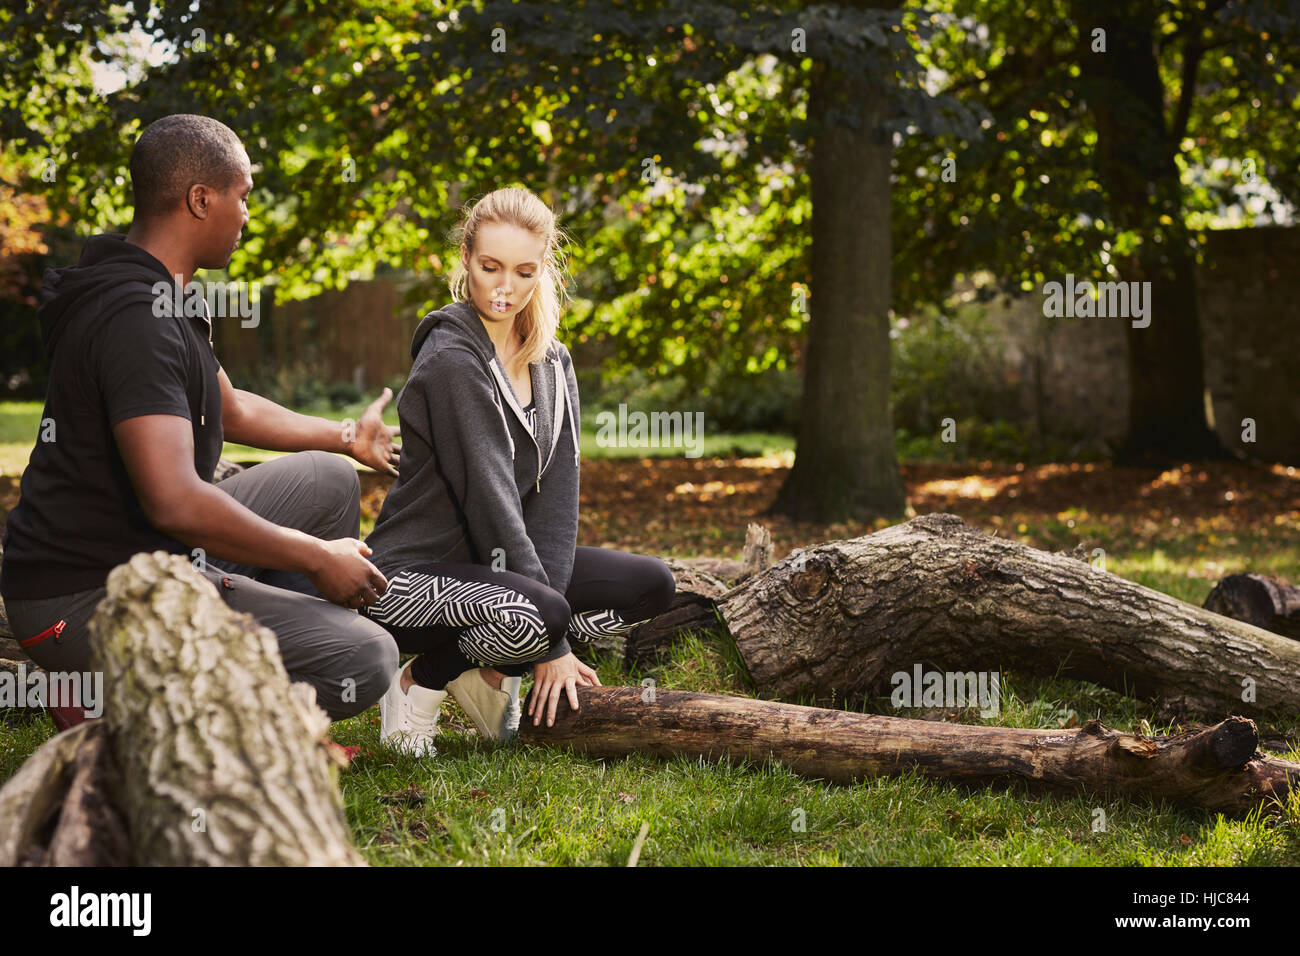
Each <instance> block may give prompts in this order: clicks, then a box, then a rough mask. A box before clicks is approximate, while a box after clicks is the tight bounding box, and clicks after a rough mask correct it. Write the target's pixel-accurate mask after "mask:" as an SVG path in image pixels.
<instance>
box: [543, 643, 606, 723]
mask: <svg viewBox="0 0 1300 956" xmlns="http://www.w3.org/2000/svg"><path fill="white" fill-rule="evenodd" d="M599 686H600V678H599V677H597V676H596V672H595V671H594V670H592V669H591V668H590V667H588V666H587V665H586V664H584V663H582V661H580V660H578V658H577V657H576V656H575V655H574V654H573V653H572V652H570V653H568V654H565V655H564V656H563V657H559V658H556V659H555V660H553V661H542V662H541V663H540V664H538V665H537V666H536V667H534V668H533V692H532V694H531V695H530V696H529V701H530V702H529V704H528V716H529V717H532V718H533V726H534V727H536V726H537V725H538V724H540V723H541V722H542V711H543V710H546V711H547V714H546V726H547V727H552V726H554V725H555V708H556V707H557V706H558V704H559V702H560V694H561V692H567V693H568V696H569V706H570V707H572V708H573V709H574V710H577V709H578V688H579V687H599Z"/></svg>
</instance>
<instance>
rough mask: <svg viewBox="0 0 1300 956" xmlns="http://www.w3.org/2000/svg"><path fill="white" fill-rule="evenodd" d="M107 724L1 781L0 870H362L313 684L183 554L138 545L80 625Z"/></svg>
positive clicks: (43, 753)
mask: <svg viewBox="0 0 1300 956" xmlns="http://www.w3.org/2000/svg"><path fill="white" fill-rule="evenodd" d="M91 632H92V634H93V635H94V637H95V643H94V650H93V664H92V668H93V671H94V672H99V673H102V675H103V685H102V686H103V688H104V690H105V696H106V700H105V701H103V719H102V720H95V721H88V722H86V723H84V724H81V725H80V726H78V727H75V728H73V729H72V730H69V731H66V732H64V733H62V734H59V735H58V736H56V737H55V738H53V739H52V740H50V741H48V742H47V743H46V744H45V745H44V746H43V747H41V748H40V749H39V750H37V751H36V753H34V754H33V755H32V756H31V757H30V758H29V759H28V760H27V762H26V763H24V764H23V766H22V767H21V768H20V770H19V771H18V773H17V774H15V776H14V777H13V778H11V779H10V780H9V781H8V782H7V783H6V784H5V785H4V787H3V789H0V866H10V865H15V864H19V863H46V864H59V865H111V864H122V863H131V864H137V865H164V866H168V865H273V866H297V865H305V866H322V865H364V861H363V860H362V858H361V856H360V854H358V853H357V851H356V849H355V848H354V847H353V846H352V842H351V837H350V833H349V830H348V826H347V821H346V818H345V816H344V813H343V806H342V801H341V799H340V796H339V793H338V789H337V773H338V766H337V763H335V762H334V761H335V760H337V758H335V757H333V753H334V751H333V745H332V744H330V743H329V742H328V740H327V737H326V732H327V730H328V727H329V718H328V717H327V716H326V715H325V713H324V712H323V711H322V710H321V709H320V708H319V707H318V706H317V705H316V702H315V692H314V690H312V688H311V687H310V686H309V685H306V684H301V683H295V684H291V683H290V681H289V677H288V674H287V673H286V672H285V670H284V665H283V664H282V663H281V660H280V654H279V649H278V647H277V645H276V641H275V635H274V634H273V633H272V632H271V631H270V630H268V629H267V628H265V627H262V626H260V625H258V624H257V622H256V621H255V620H254V619H253V618H252V617H251V616H250V615H247V614H240V613H236V612H234V611H232V610H230V609H229V608H228V607H227V606H226V605H225V603H224V602H222V600H221V598H220V597H219V596H218V594H217V592H216V590H215V589H214V588H213V586H212V584H211V583H210V582H209V581H208V580H207V579H206V578H204V577H202V576H201V575H199V574H198V573H197V572H195V571H194V570H193V568H192V567H191V566H190V564H189V562H188V561H186V560H185V559H184V558H182V557H179V556H175V555H166V554H164V553H162V552H155V553H154V554H137V555H135V556H134V557H133V558H132V559H131V560H130V562H129V563H127V564H124V565H121V566H119V567H118V568H116V569H114V571H113V572H112V574H110V575H109V579H108V595H107V597H106V598H105V599H104V601H103V602H102V603H101V604H100V606H99V609H98V610H97V611H96V614H95V617H94V619H93V621H92V622H91Z"/></svg>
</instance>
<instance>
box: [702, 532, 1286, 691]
mask: <svg viewBox="0 0 1300 956" xmlns="http://www.w3.org/2000/svg"><path fill="white" fill-rule="evenodd" d="M717 605H718V609H719V611H720V612H721V615H722V617H723V619H724V621H725V622H726V625H727V628H728V629H729V630H730V632H731V635H732V637H733V638H735V641H736V644H737V647H738V648H739V650H740V653H741V655H742V657H743V658H744V660H745V663H746V664H747V666H748V667H749V671H750V674H751V676H752V677H753V678H754V680H755V682H756V683H757V685H758V687H759V688H760V690H761V692H763V693H764V694H772V695H780V696H782V697H793V696H796V695H798V694H800V693H811V694H812V695H814V697H816V698H819V699H820V698H822V697H825V696H829V695H830V694H831V693H832V692H835V693H836V695H837V696H839V697H844V696H845V695H854V694H882V693H883V694H888V693H889V691H890V689H891V676H892V675H893V674H894V673H896V672H900V671H901V672H911V671H912V669H913V667H914V665H916V664H923V665H929V666H930V667H933V668H936V669H940V670H950V671H971V670H974V671H1000V670H1007V669H1010V670H1016V671H1021V672H1025V673H1031V674H1048V675H1051V674H1057V673H1060V674H1063V675H1065V676H1071V677H1077V678H1082V679H1085V680H1091V681H1095V682H1096V683H1099V684H1103V685H1105V686H1107V687H1112V688H1114V689H1116V690H1120V691H1122V692H1124V693H1126V694H1128V695H1130V696H1137V697H1146V696H1155V695H1159V696H1160V697H1162V698H1163V699H1164V703H1165V704H1166V706H1168V707H1170V708H1172V709H1173V710H1175V711H1179V712H1196V713H1209V714H1212V715H1221V714H1223V713H1224V712H1227V713H1237V714H1245V715H1247V716H1257V715H1283V716H1292V717H1293V716H1294V715H1295V714H1297V713H1300V645H1297V644H1296V642H1294V641H1290V640H1287V639H1286V638H1283V637H1280V636H1278V635H1276V634H1272V633H1269V632H1268V631H1264V630H1261V629H1259V628H1256V627H1252V626H1251V625H1249V624H1245V623H1242V622H1239V621H1234V620H1231V619H1229V618H1226V617H1222V616H1220V615H1218V614H1214V613H1212V612H1209V611H1204V610H1202V609H1200V608H1197V607H1194V606H1193V605H1190V604H1185V603H1183V602H1182V601H1178V600H1176V599H1174V598H1171V597H1169V596H1168V595H1165V594H1162V593H1160V592H1159V591H1154V590H1152V589H1150V588H1146V587H1143V586H1142V585H1140V584H1135V583H1133V582H1132V581H1127V580H1125V579H1124V578H1120V577H1117V576H1115V575H1113V574H1109V573H1107V572H1105V571H1101V570H1098V569H1097V568H1094V567H1093V566H1092V565H1090V564H1087V563H1085V562H1082V561H1079V560H1077V559H1075V558H1071V557H1068V556H1065V555H1056V554H1048V553H1046V552H1043V551H1038V550H1036V549H1034V548H1030V547H1027V546H1025V545H1022V544H1018V543H1016V542H1013V541H1007V540H1004V539H1002V538H997V537H991V536H989V535H986V534H984V533H982V532H980V531H977V530H976V529H973V528H971V527H970V526H968V525H966V524H965V523H964V522H963V521H962V520H961V519H960V518H958V517H956V516H955V515H946V514H935V515H926V516H923V517H920V518H915V519H913V520H911V521H909V522H906V523H904V524H900V525H895V526H893V527H891V528H887V529H885V530H883V531H879V532H877V533H875V534H871V535H867V536H865V537H861V538H856V539H853V540H850V541H833V542H829V543H827V544H823V545H819V546H818V547H815V548H812V549H809V550H806V551H796V552H794V553H793V554H792V555H790V556H789V557H787V558H786V559H785V560H784V561H782V562H780V563H779V564H777V565H776V566H774V567H773V568H771V569H770V570H769V571H768V572H767V573H765V574H761V575H758V576H756V577H754V578H751V579H750V580H748V581H746V582H745V583H744V584H741V585H740V586H739V587H737V588H734V589H733V590H731V591H729V592H728V593H727V594H726V595H724V596H723V597H722V598H720V599H718V601H717Z"/></svg>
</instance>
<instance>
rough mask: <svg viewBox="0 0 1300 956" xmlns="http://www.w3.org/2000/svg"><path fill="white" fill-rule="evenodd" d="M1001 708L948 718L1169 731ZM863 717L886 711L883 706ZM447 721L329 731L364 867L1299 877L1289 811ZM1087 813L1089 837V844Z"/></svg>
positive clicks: (1131, 712)
mask: <svg viewBox="0 0 1300 956" xmlns="http://www.w3.org/2000/svg"><path fill="white" fill-rule="evenodd" d="M595 664H596V666H597V669H598V671H599V672H600V675H601V680H602V682H604V683H607V684H615V683H620V684H637V683H639V682H640V680H641V678H642V677H644V676H651V677H653V678H654V679H655V681H656V686H657V687H658V688H661V689H688V690H698V691H705V692H713V693H730V694H734V695H740V696H749V695H750V694H751V693H752V690H751V688H750V687H749V685H748V681H747V680H746V679H745V675H744V668H743V667H742V666H741V665H740V658H739V656H738V654H737V652H736V649H735V647H734V645H733V644H731V642H730V641H729V640H726V639H721V638H716V637H711V636H704V637H694V638H691V639H688V640H686V641H683V642H682V643H681V644H680V645H679V646H678V647H677V648H676V649H675V650H674V652H673V653H672V655H671V656H670V657H669V658H668V659H667V660H665V661H664V662H663V663H662V664H661V665H659V666H657V667H655V668H652V669H650V670H649V671H647V672H646V673H645V674H641V673H640V672H633V673H631V674H624V673H622V672H621V669H620V666H619V662H618V661H617V660H616V659H614V658H611V657H609V656H604V657H600V658H597V659H596V660H595ZM524 689H525V692H526V690H527V682H525V688H524ZM1001 703H1002V707H1001V712H1000V714H999V715H998V716H997V717H996V718H990V719H988V720H984V721H981V720H980V718H979V717H978V715H977V714H975V713H974V712H967V713H963V714H962V715H961V718H962V720H963V722H967V723H986V724H996V725H1001V726H1010V727H1024V726H1057V725H1059V724H1061V723H1069V724H1071V725H1072V724H1073V723H1077V722H1081V721H1082V720H1085V719H1087V718H1089V717H1093V716H1100V717H1101V718H1102V719H1103V721H1104V722H1105V723H1106V724H1107V725H1108V726H1112V727H1116V728H1125V729H1127V728H1130V727H1131V728H1133V729H1137V730H1142V731H1144V732H1148V733H1150V732H1157V733H1159V732H1166V731H1168V730H1171V729H1175V728H1171V727H1170V726H1168V725H1160V724H1156V725H1154V726H1153V725H1151V724H1150V723H1144V721H1146V717H1145V716H1144V715H1145V714H1146V713H1147V712H1148V708H1147V706H1146V705H1145V704H1143V703H1142V702H1139V701H1132V700H1128V699H1126V698H1123V697H1121V696H1120V695H1118V694H1116V693H1114V692H1112V691H1108V690H1105V689H1103V688H1099V687H1097V686H1095V685H1090V684H1085V683H1082V682H1073V681H1066V680H1052V679H1034V680H1021V679H1020V678H1018V677H1016V676H1015V675H1004V681H1003V684H1002V701H1001ZM863 709H865V710H870V711H879V712H886V711H888V704H887V701H883V702H882V701H876V702H867V703H866V704H865V705H864V707H863ZM888 712H890V713H897V714H898V715H901V716H916V715H917V712H914V711H909V710H903V711H900V712H894V711H888ZM458 716H459V715H458V713H457V711H456V708H455V707H454V705H451V704H449V705H448V706H447V707H446V708H444V717H443V723H444V726H445V727H446V728H448V729H446V730H444V732H443V733H442V734H441V735H440V736H439V745H438V747H439V753H438V755H437V756H436V757H434V758H431V759H420V758H414V757H409V756H406V755H404V754H400V753H398V752H396V751H393V750H391V749H389V748H387V747H384V746H382V745H381V744H380V743H379V716H378V712H377V710H375V709H373V708H372V709H371V710H370V711H369V712H367V713H365V714H362V715H361V716H359V717H355V718H352V719H351V720H347V721H341V722H339V723H336V724H334V725H333V729H332V735H333V737H334V739H335V740H336V741H338V742H339V743H341V744H345V745H357V746H360V747H361V748H362V751H361V753H360V754H359V756H358V757H357V758H356V759H355V760H354V761H353V763H352V766H351V767H350V768H349V769H348V770H347V771H345V772H344V773H343V774H342V776H341V778H340V780H341V789H342V794H343V800H344V805H345V807H346V813H347V818H348V821H349V823H350V825H351V828H352V832H353V836H354V839H355V841H356V843H357V845H358V846H359V847H360V849H361V852H362V853H363V855H364V856H365V858H366V859H367V860H368V861H369V862H370V863H372V864H374V865H380V866H393V865H401V866H426V865H496V864H507V865H518V866H538V865H577V866H623V865H625V863H626V861H627V858H628V855H629V853H630V852H631V850H632V846H633V843H634V841H635V839H636V836H637V833H638V832H639V830H640V828H641V825H642V824H643V823H649V825H650V829H649V835H648V838H647V840H646V842H645V845H644V847H643V848H642V851H641V854H640V865H643V866H654V865H705V866H707V865H729V866H773V865H776V866H839V865H847V866H876V865H907V866H948V865H984V866H1003V865H1009V866H1063V865H1064V866H1206V865H1213V866H1237V865H1242V866H1260V865H1297V864H1300V796H1293V797H1292V800H1291V802H1290V804H1289V806H1288V808H1287V812H1286V813H1285V814H1283V815H1281V816H1279V817H1277V818H1274V819H1269V818H1266V817H1261V816H1258V815H1256V816H1254V817H1251V818H1249V819H1246V820H1228V819H1224V818H1223V817H1222V816H1221V815H1218V814H1212V813H1207V812H1199V811H1190V810H1184V809H1179V808H1176V807H1172V806H1170V805H1168V804H1166V803H1164V802H1161V801H1149V800H1145V799H1124V798H1119V797H1115V796H1107V795H1098V794H1086V793H1085V794H1050V793H1041V792H1034V791H1032V790H1030V789H1028V788H1027V787H1025V786H1023V785H1020V784H1016V785H1012V786H1010V787H1001V786H992V785H990V786H987V787H964V786H957V785H951V784H947V783H941V782H935V781H931V780H927V779H925V778H923V777H921V776H919V775H917V774H915V773H907V774H905V775H903V776H900V777H896V778H882V779H875V780H870V781H867V782H864V783H860V784H856V785H835V784H828V783H825V782H822V781H812V780H806V779H804V778H802V777H800V776H798V775H796V774H794V773H792V772H791V771H789V770H786V769H785V768H783V767H781V766H779V765H776V764H771V763H767V764H763V765H755V764H750V763H746V762H740V761H737V762H728V761H724V762H721V763H711V762H707V761H701V760H695V759H690V758H686V757H677V758H674V759H667V760H659V759H655V758H651V757H647V756H641V755H637V756H632V757H627V758H619V759H608V758H607V759H601V758H594V757H587V756H584V755H581V754H575V753H572V752H568V751H560V750H552V749H549V748H542V747H535V746H530V745H525V744H519V743H513V742H512V743H491V742H486V741H482V740H480V739H479V738H478V737H477V736H475V735H474V733H473V731H472V730H465V731H461V730H457V729H453V728H455V727H457V726H459V725H462V724H467V723H468V722H467V721H465V720H463V719H460V720H458V719H457V717H458ZM525 719H527V718H525ZM52 733H53V727H52V725H50V724H49V722H48V721H46V720H41V721H39V722H36V723H32V724H27V725H20V726H3V725H0V776H3V777H6V778H7V777H8V776H9V775H11V774H12V773H13V772H14V771H16V770H17V768H18V766H19V764H20V763H21V761H22V759H23V758H24V757H25V756H26V754H27V753H29V752H30V751H31V750H32V749H34V748H35V747H36V746H38V745H39V744H40V743H41V742H42V741H43V740H45V739H47V738H48V737H49V736H50V735H51V734H52ZM1290 756H1291V758H1292V759H1296V757H1297V754H1295V753H1294V752H1292V753H1291V754H1290ZM411 788H415V794H414V798H413V799H412V796H411V792H412V791H411ZM1098 809H1100V810H1102V811H1103V812H1104V814H1105V824H1106V825H1105V829H1104V831H1094V830H1093V821H1094V820H1095V819H1098V817H1097V814H1096V811H1097V810H1098ZM800 823H802V827H800V826H799V824H800Z"/></svg>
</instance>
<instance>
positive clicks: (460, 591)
mask: <svg viewBox="0 0 1300 956" xmlns="http://www.w3.org/2000/svg"><path fill="white" fill-rule="evenodd" d="M675 591H676V583H675V582H674V580H673V575H672V572H671V571H669V570H668V566H667V565H666V564H664V563H663V562H662V561H660V560H659V559H658V558H655V557H651V556H649V555H645V554H631V553H628V552H625V551H614V550H611V549H608V548H587V547H578V548H577V550H576V553H575V555H574V561H573V574H572V576H571V578H570V580H569V587H568V590H566V591H565V593H564V594H560V593H559V592H558V591H555V590H553V589H552V588H549V587H547V586H546V585H544V584H540V583H539V582H537V581H534V580H533V579H532V578H527V577H524V576H523V575H521V574H515V573H514V572H511V571H493V570H492V569H491V568H490V567H484V566H483V565H479V564H425V565H420V566H419V567H414V568H407V569H403V570H401V571H398V572H396V573H394V574H392V575H390V576H389V578H388V590H387V591H386V592H385V593H384V595H383V597H381V598H380V599H379V600H378V601H377V602H375V603H374V604H371V605H369V606H368V607H365V608H363V609H362V611H361V613H363V614H365V615H366V616H367V617H369V618H370V619H371V620H373V621H376V622H377V623H379V624H381V625H383V626H384V628H385V629H387V630H388V632H389V633H390V634H392V635H393V638H394V639H395V640H396V641H397V647H398V649H399V650H400V651H402V652H403V653H405V654H418V655H420V656H419V657H417V658H416V660H415V662H414V663H413V664H412V665H411V676H412V677H413V678H414V679H415V681H416V683H418V684H419V685H420V686H422V687H429V688H433V689H434V690H441V689H442V688H443V687H444V686H446V684H447V682H448V681H450V680H454V679H455V678H456V677H458V676H459V675H461V674H462V673H464V672H465V671H467V670H470V669H471V668H474V667H493V668H496V669H497V670H499V671H501V672H502V673H503V674H506V675H508V676H522V675H524V674H526V673H528V672H529V671H530V670H531V669H532V666H533V665H534V664H536V663H539V662H541V661H550V660H555V659H557V658H560V657H563V656H564V655H565V654H567V653H569V643H568V642H569V641H576V642H578V643H583V644H585V643H588V642H590V641H591V640H593V639H594V638H597V637H603V636H612V635H617V634H622V633H624V632H626V631H628V630H630V629H631V628H632V626H633V625H634V624H637V623H638V622H640V621H644V620H647V619H649V618H651V617H654V616H655V615H656V614H662V613H663V612H664V611H666V610H667V609H668V605H669V604H671V603H672V599H673V594H674V592H675Z"/></svg>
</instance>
